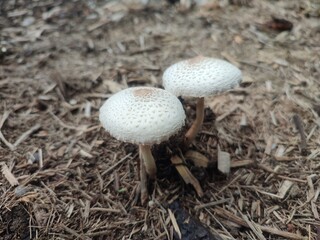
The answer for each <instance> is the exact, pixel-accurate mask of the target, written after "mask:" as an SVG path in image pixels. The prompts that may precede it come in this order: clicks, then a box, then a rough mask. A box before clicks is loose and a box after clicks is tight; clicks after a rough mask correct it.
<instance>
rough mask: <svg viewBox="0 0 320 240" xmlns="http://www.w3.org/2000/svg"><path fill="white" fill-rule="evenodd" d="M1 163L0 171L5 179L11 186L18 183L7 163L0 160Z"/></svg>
mask: <svg viewBox="0 0 320 240" xmlns="http://www.w3.org/2000/svg"><path fill="white" fill-rule="evenodd" d="M0 165H1V172H2V174H3V175H4V177H5V178H6V179H7V181H8V182H9V183H10V185H11V186H16V185H19V182H18V180H17V179H16V177H15V176H14V175H13V174H12V172H11V171H10V169H9V168H8V166H7V164H5V163H3V162H0Z"/></svg>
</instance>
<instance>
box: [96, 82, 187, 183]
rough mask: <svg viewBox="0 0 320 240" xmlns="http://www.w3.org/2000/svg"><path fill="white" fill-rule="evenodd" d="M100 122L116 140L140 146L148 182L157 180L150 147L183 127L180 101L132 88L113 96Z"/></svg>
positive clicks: (155, 90) (164, 93) (163, 93)
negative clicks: (150, 179)
mask: <svg viewBox="0 0 320 240" xmlns="http://www.w3.org/2000/svg"><path fill="white" fill-rule="evenodd" d="M99 118H100V121H101V123H102V125H103V127H104V128H105V129H106V130H107V131H108V132H109V133H110V134H111V135H112V136H114V137H115V138H117V139H118V140H122V141H124V142H131V143H136V144H139V151H140V156H141V158H142V159H141V161H143V162H144V164H145V168H146V171H147V173H148V174H149V176H150V177H151V178H155V176H156V164H155V161H154V158H153V156H152V153H151V146H152V145H153V144H155V143H160V142H163V141H165V140H168V139H169V138H170V136H172V135H174V134H175V133H177V132H178V131H179V130H180V129H181V127H182V126H183V125H184V123H185V113H184V110H183V107H182V104H181V102H180V101H179V99H178V98H177V97H176V96H174V95H173V94H172V93H170V92H168V91H165V90H163V89H159V88H152V87H133V88H128V89H125V90H122V91H120V92H118V93H116V94H114V95H113V96H111V97H110V98H109V99H108V100H107V101H106V102H105V103H104V104H103V106H102V107H101V108H100V116H99Z"/></svg>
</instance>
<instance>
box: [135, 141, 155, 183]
mask: <svg viewBox="0 0 320 240" xmlns="http://www.w3.org/2000/svg"><path fill="white" fill-rule="evenodd" d="M139 152H140V156H141V161H143V162H144V165H145V167H146V171H147V173H148V175H149V176H150V178H151V179H155V178H156V173H157V166H156V163H155V160H154V158H153V156H152V153H151V146H150V145H143V144H140V145H139Z"/></svg>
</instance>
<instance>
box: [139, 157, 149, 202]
mask: <svg viewBox="0 0 320 240" xmlns="http://www.w3.org/2000/svg"><path fill="white" fill-rule="evenodd" d="M139 155H140V191H141V198H140V199H141V204H142V206H144V204H145V203H146V202H147V200H148V189H147V174H146V168H145V165H144V162H143V157H142V154H141V151H140V152H139Z"/></svg>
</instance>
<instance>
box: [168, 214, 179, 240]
mask: <svg viewBox="0 0 320 240" xmlns="http://www.w3.org/2000/svg"><path fill="white" fill-rule="evenodd" d="M168 212H169V217H170V220H171V223H172V226H173V228H174V230H175V231H176V233H177V234H178V236H179V239H181V236H182V235H181V232H180V228H179V225H178V223H177V220H176V218H175V216H174V214H173V212H172V211H171V210H170V209H168Z"/></svg>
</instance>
